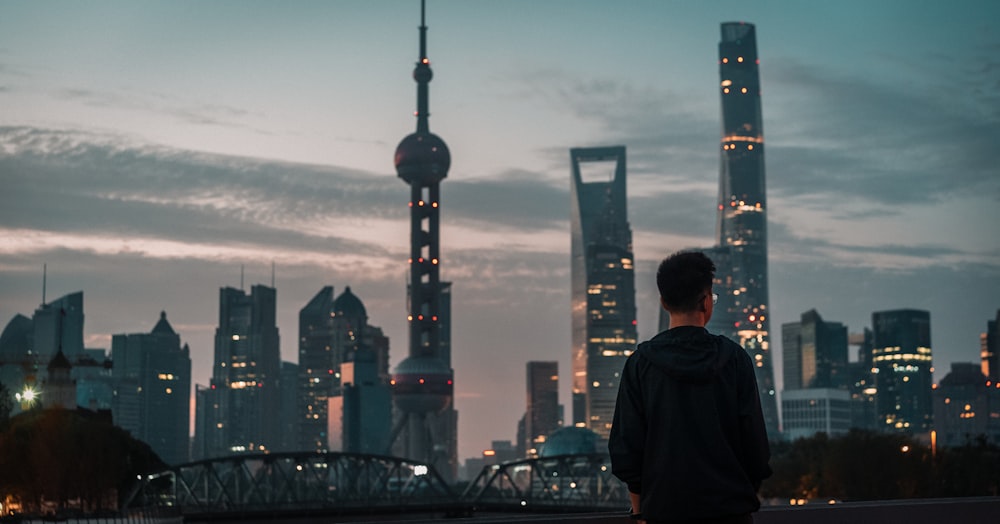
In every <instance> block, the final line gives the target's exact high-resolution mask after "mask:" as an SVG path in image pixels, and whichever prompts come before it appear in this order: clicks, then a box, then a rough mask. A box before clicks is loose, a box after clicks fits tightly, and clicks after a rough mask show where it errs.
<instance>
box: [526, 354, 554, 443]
mask: <svg viewBox="0 0 1000 524" xmlns="http://www.w3.org/2000/svg"><path fill="white" fill-rule="evenodd" d="M526 383H527V386H528V388H527V390H528V391H527V393H528V402H527V409H526V410H525V414H524V419H523V420H524V429H523V435H522V436H521V437H520V438H523V441H522V442H518V444H519V449H520V450H521V453H519V454H520V456H521V457H524V456H525V455H536V454H537V453H538V449H540V448H541V445H542V444H543V443H544V442H545V439H546V438H547V437H548V436H549V435H550V434H552V432H554V431H555V430H557V429H559V427H560V420H559V363H558V362H555V361H551V362H539V361H532V362H528V364H527V381H526Z"/></svg>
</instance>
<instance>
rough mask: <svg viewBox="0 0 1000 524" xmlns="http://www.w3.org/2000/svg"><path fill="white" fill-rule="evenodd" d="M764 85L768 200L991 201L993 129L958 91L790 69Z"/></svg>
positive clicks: (996, 185) (996, 186)
mask: <svg viewBox="0 0 1000 524" xmlns="http://www.w3.org/2000/svg"><path fill="white" fill-rule="evenodd" d="M767 81H768V85H772V84H773V85H774V86H775V87H774V88H772V89H771V90H770V91H769V93H770V94H771V97H770V98H767V99H766V103H765V124H766V125H765V127H766V128H767V129H768V130H769V131H770V134H769V136H768V151H767V163H768V177H769V180H768V187H769V190H770V191H771V192H772V193H773V194H776V195H780V196H801V195H834V196H849V197H852V198H859V199H863V200H866V201H870V202H877V203H891V204H895V205H899V204H909V203H927V202H936V201H940V200H942V199H946V198H949V197H953V196H966V195H974V194H977V193H981V192H984V191H986V192H994V193H997V194H998V195H1000V180H998V179H997V177H996V176H995V174H996V167H995V160H994V152H993V150H994V149H995V144H996V143H1000V120H998V118H997V116H996V115H995V114H994V115H990V114H987V113H984V112H982V111H979V110H978V109H976V108H975V107H969V106H966V105H963V104H962V103H960V100H961V98H962V97H964V96H965V90H964V88H958V87H957V86H958V83H955V84H954V85H951V84H949V91H948V92H947V93H945V94H944V96H942V93H940V92H935V91H933V90H928V89H924V90H919V89H914V88H910V87H908V86H906V85H884V84H879V83H876V82H875V81H873V80H870V79H867V78H862V77H856V76H846V75H841V74H838V73H836V72H832V71H830V70H828V69H824V68H823V67H820V66H816V65H813V64H802V63H797V62H794V61H789V60H785V61H779V62H777V63H773V64H772V67H771V69H770V70H769V76H768V78H767ZM769 117H770V118H769ZM828 201H830V202H835V201H836V199H830V200H828Z"/></svg>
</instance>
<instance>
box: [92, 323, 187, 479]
mask: <svg viewBox="0 0 1000 524" xmlns="http://www.w3.org/2000/svg"><path fill="white" fill-rule="evenodd" d="M111 361H112V369H111V383H112V387H113V389H114V400H113V401H112V404H111V416H112V419H113V420H114V423H115V425H116V426H119V427H121V428H123V429H125V430H127V431H128V432H129V433H131V434H132V436H133V437H135V438H137V439H139V440H142V441H143V442H146V443H147V444H149V445H150V447H152V448H153V451H155V452H156V454H157V455H159V456H160V458H161V459H163V461H164V462H166V463H168V464H181V463H184V462H187V461H188V458H189V457H188V447H189V436H188V435H189V432H188V428H189V422H188V420H189V416H190V413H191V351H190V349H189V348H188V346H187V345H186V344H185V345H183V346H182V345H181V337H180V335H178V334H177V332H175V331H174V329H173V327H172V326H171V325H170V322H169V321H167V314H166V313H165V312H161V313H160V319H159V321H157V323H156V325H155V326H154V327H153V330H152V331H150V332H149V333H137V334H121V335H114V336H112V337H111Z"/></svg>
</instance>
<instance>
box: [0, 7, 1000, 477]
mask: <svg viewBox="0 0 1000 524" xmlns="http://www.w3.org/2000/svg"><path fill="white" fill-rule="evenodd" d="M862 6H864V10H863V11H862V10H861V9H862ZM189 7H190V4H183V3H180V4H178V3H162V4H161V3H147V4H144V5H132V4H126V3H118V2H106V3H96V4H90V5H88V6H81V5H75V4H64V5H63V8H62V9H58V10H52V9H48V8H46V7H45V6H35V5H32V4H12V3H7V4H4V5H2V6H0V105H2V106H3V107H4V114H3V115H2V116H0V127H2V128H0V185H2V187H3V188H4V191H3V192H2V195H0V267H2V268H3V269H2V270H0V322H3V323H6V322H7V321H8V320H9V319H10V318H11V317H13V316H14V315H15V314H17V313H23V314H28V313H30V312H31V311H33V310H34V308H35V307H37V305H38V304H39V303H40V301H41V295H42V292H41V288H42V264H43V263H48V264H49V266H48V267H49V277H48V295H49V297H56V296H61V295H65V294H68V293H72V292H75V291H78V290H82V291H84V292H85V293H86V297H87V304H86V310H87V316H86V321H85V325H84V334H85V336H86V337H87V339H86V346H87V347H102V348H104V349H105V350H110V346H111V344H110V339H111V335H112V334H116V333H130V332H139V331H146V330H148V329H150V328H152V327H153V326H152V325H151V322H150V321H149V319H151V318H156V315H158V314H159V312H160V311H166V312H167V314H168V315H169V318H170V319H171V323H172V325H173V327H174V329H175V330H176V331H177V333H178V334H179V335H180V336H181V339H182V341H183V342H185V343H188V344H190V347H191V353H192V355H191V356H192V361H193V365H194V369H195V371H194V373H195V376H194V377H193V380H192V382H193V383H195V384H202V385H205V384H208V376H209V375H210V367H211V359H212V356H211V355H212V335H213V333H214V329H215V327H216V321H217V313H216V307H217V300H218V298H217V293H218V290H219V289H220V288H223V287H227V286H237V285H238V283H239V281H240V269H239V268H240V265H242V264H246V267H247V278H246V282H247V287H248V288H249V285H251V284H254V283H268V282H270V280H271V263H272V262H274V263H275V264H276V268H277V271H276V288H277V309H278V317H279V318H278V324H279V328H280V330H281V331H282V334H283V336H282V341H281V345H282V347H281V354H282V359H283V360H289V361H295V360H296V359H295V355H296V351H297V345H296V341H295V336H296V326H297V324H296V315H297V312H298V310H299V308H301V306H302V305H303V304H305V303H307V302H308V300H309V298H310V297H311V296H312V295H313V294H314V293H315V290H316V289H317V288H318V287H320V286H322V285H325V284H327V283H330V284H333V285H335V286H337V287H338V288H339V289H343V288H344V287H346V286H351V287H352V289H354V290H355V291H356V292H357V293H358V295H359V296H363V297H365V303H366V305H367V306H368V308H369V313H370V317H371V321H372V322H373V323H375V324H377V325H380V326H383V328H384V329H385V330H386V335H387V336H389V337H390V339H392V340H393V346H392V351H391V359H392V364H393V365H395V364H397V363H398V362H399V361H401V360H402V359H403V358H404V357H405V356H406V353H405V351H404V350H403V348H404V347H405V342H404V340H406V320H405V316H406V296H405V279H406V270H407V267H406V265H405V258H406V252H407V248H406V246H407V232H408V228H407V225H406V222H407V215H408V209H407V208H406V202H407V191H406V188H405V186H403V184H401V183H400V182H399V180H398V178H397V177H396V175H395V173H394V172H393V169H392V163H391V160H389V159H391V152H392V150H393V148H394V147H395V144H396V142H397V140H398V139H399V138H400V137H402V136H405V135H406V134H407V133H409V132H411V130H412V121H411V120H409V119H408V118H407V116H408V115H410V114H412V110H413V91H412V89H413V88H412V84H410V81H411V80H410V79H409V71H410V68H411V67H412V64H413V56H412V54H413V53H412V48H413V43H412V40H413V38H412V37H413V29H415V28H416V27H417V22H416V13H417V12H418V9H419V4H418V3H417V2H412V3H384V4H383V3H369V2H363V3H362V2H340V3H334V4H330V5H323V6H308V7H306V6H303V7H301V8H299V9H295V10H291V9H278V8H276V7H269V6H266V5H261V6H255V9H254V10H252V11H246V10H243V9H241V8H240V7H238V6H237V4H232V3H226V2H218V3H213V4H209V5H199V6H198V9H197V11H194V10H191V9H189ZM570 7H572V8H570ZM998 10H1000V7H998V6H996V5H994V4H992V3H988V2H965V3H962V4H960V5H959V6H958V7H954V6H952V5H948V4H945V3H944V2H941V3H939V4H934V5H931V6H926V7H923V8H921V9H912V8H911V7H910V6H909V5H908V4H905V3H884V4H879V5H877V6H868V5H866V4H862V3H860V2H857V3H847V4H838V5H837V6H800V5H791V6H777V5H773V4H766V3H752V2H751V3H735V2H732V3H729V2H723V3H718V4H713V5H712V6H697V7H695V6H689V5H682V4H674V3H653V2H631V3H626V4H624V5H623V6H621V5H618V4H612V3H610V2H609V3H604V2H589V3H572V4H570V3H567V2H551V3H549V2H543V3H533V2H508V3H499V4H498V5H496V6H494V5H490V4H477V3H463V2H452V1H447V0H440V1H432V2H430V3H429V5H428V18H429V22H430V25H431V26H432V27H433V31H434V32H433V34H434V40H433V41H434V48H433V49H434V55H433V57H432V58H433V60H434V61H435V62H434V64H433V65H434V66H435V74H436V75H437V77H436V79H435V80H436V81H435V92H434V100H435V105H434V107H433V111H434V114H433V119H434V129H435V131H436V132H439V133H440V134H441V135H442V136H444V137H447V139H448V142H449V146H450V148H451V150H452V152H453V163H452V166H451V169H450V171H449V182H448V184H446V186H445V188H444V189H443V192H444V193H445V195H444V198H443V200H444V203H445V205H444V207H443V209H442V211H441V213H442V231H441V233H442V246H443V257H444V264H443V268H442V271H443V272H444V274H445V275H447V278H448V279H449V280H452V281H454V282H455V289H454V294H453V298H452V300H453V304H454V306H455V307H454V311H455V314H454V316H455V319H454V322H453V325H454V327H453V331H454V334H453V341H452V345H453V348H454V351H453V367H454V369H455V374H456V376H457V377H461V380H460V381H459V382H458V383H456V391H455V395H456V407H457V409H458V410H459V411H461V412H462V417H461V419H460V422H459V424H460V427H459V434H460V439H461V440H460V447H461V451H460V453H459V457H461V458H462V459H464V458H466V457H468V456H475V455H476V454H477V452H478V450H481V449H483V448H484V447H486V446H488V445H489V442H490V441H492V440H497V439H512V438H513V437H514V434H513V429H512V428H514V427H515V426H516V421H517V420H518V418H519V417H520V416H521V415H522V410H521V407H520V405H519V404H520V403H518V402H509V401H508V400H507V399H504V398H495V397H493V396H491V395H494V394H495V393H496V392H503V391H508V390H518V391H519V390H520V388H521V385H520V384H521V381H523V371H522V369H523V368H522V366H523V364H524V362H526V361H529V360H558V361H559V362H560V367H561V369H563V370H569V369H571V366H570V364H569V351H567V350H568V348H569V347H570V321H569V315H568V309H569V303H570V299H569V297H570V290H569V281H570V279H569V218H568V217H569V207H570V196H569V185H568V183H567V181H566V172H567V169H568V167H569V164H568V161H567V158H566V153H565V152H566V150H567V149H568V148H569V147H577V146H588V145H595V146H596V145H604V144H622V145H625V146H626V147H627V148H628V151H629V179H630V180H629V191H630V193H629V204H628V206H629V208H630V213H631V214H630V216H629V217H628V218H629V221H630V222H631V224H632V227H633V230H634V233H635V238H634V249H635V256H636V290H637V296H636V302H637V309H638V311H637V312H638V329H639V338H640V339H643V338H648V337H649V336H652V334H654V332H655V327H656V321H655V319H656V317H657V314H658V311H657V308H656V303H655V289H654V286H653V284H652V274H653V271H654V270H655V265H656V263H658V261H659V259H660V258H662V257H663V256H665V255H666V254H668V253H669V252H672V251H675V250H677V249H681V248H689V247H698V246H707V245H710V244H711V243H712V239H713V229H714V226H715V223H714V222H715V220H714V214H715V200H716V196H717V183H718V149H717V148H718V147H719V142H718V130H719V121H720V120H719V109H718V91H716V90H717V89H718V86H719V82H718V76H717V75H718V64H717V58H716V54H717V42H718V27H719V23H722V22H726V21H733V20H746V21H747V22H751V23H754V24H755V25H756V27H757V33H758V35H757V36H758V48H759V51H760V55H761V56H762V57H764V58H763V60H762V63H761V77H762V79H761V81H762V85H763V86H764V89H765V92H764V95H763V104H764V112H765V113H766V118H767V135H768V152H767V155H768V156H767V171H768V178H769V183H768V203H769V206H770V211H771V212H770V213H769V216H768V219H769V224H768V226H769V251H770V260H769V263H770V295H771V304H770V305H769V307H770V309H771V310H772V312H773V313H772V314H773V315H774V316H773V317H772V318H771V320H772V327H774V326H779V325H781V323H784V322H789V321H793V320H794V319H797V318H798V315H799V314H800V313H801V312H802V311H806V310H808V309H812V308H815V309H817V310H818V311H822V312H823V314H824V316H829V318H834V319H837V320H838V321H840V322H843V323H844V324H845V325H846V326H847V327H848V329H849V331H850V332H852V333H854V332H860V331H861V330H862V329H863V328H864V327H871V326H870V315H871V313H872V312H874V311H882V310H890V309H895V308H917V309H923V310H928V311H930V312H931V318H932V319H933V324H932V329H931V332H932V337H933V338H932V349H933V351H934V358H935V365H936V368H937V371H936V373H935V377H936V379H938V380H939V379H940V378H941V377H942V376H943V374H944V373H947V371H948V369H949V368H950V366H949V362H952V361H965V362H974V361H977V359H978V348H979V333H982V332H984V331H985V330H986V322H987V320H989V319H992V318H994V317H995V314H996V310H997V303H996V298H995V296H994V294H995V290H996V289H997V288H998V287H1000V264H998V263H997V260H998V259H1000V256H998V255H1000V245H998V242H997V240H995V233H994V232H993V230H994V228H995V225H994V224H996V223H998V222H1000V221H998V220H997V219H998V212H997V211H996V208H995V202H996V200H997V196H998V194H1000V186H998V183H1000V182H998V177H997V176H996V174H997V169H996V167H995V164H994V162H993V156H992V149H993V148H994V145H995V144H996V143H998V142H1000V136H998V134H1000V133H998V131H997V130H998V128H1000V126H998V123H1000V113H998V111H997V109H996V108H997V107H1000V103H998V100H997V97H998V94H997V90H996V82H997V76H998V73H997V71H998V68H997V65H998V62H997V59H996V58H995V50H996V49H997V48H998V46H1000V40H998V37H997V36H996V34H995V32H993V31H992V30H991V29H990V26H989V22H988V21H989V20H991V19H993V18H996V16H995V15H996V14H998V13H997V11H998ZM820 21H822V22H823V23H819V22H820ZM512 28H513V29H516V30H517V32H518V34H520V35H522V36H521V37H519V38H511V37H510V30H511V29H512ZM609 28H610V29H611V30H608V29H609ZM625 32H627V33H628V35H629V38H624V39H623V38H620V35H621V34H623V33H625ZM261 35H264V36H263V37H262V36H261ZM359 42H370V45H369V44H360V43H359ZM772 344H777V340H776V338H775V337H772ZM778 351H779V352H780V349H778ZM852 357H853V356H852ZM774 360H775V370H774V372H775V376H776V378H777V377H780V369H779V366H780V355H776V358H775V359H774ZM567 378H568V377H567ZM570 382H571V381H570V380H568V379H565V380H563V381H562V382H561V384H560V389H561V391H560V402H561V403H562V404H564V405H566V406H567V409H568V408H569V403H570V398H571V397H570V396H569V393H568V388H569V383H570ZM511 385H515V386H517V387H513V388H512V387H511ZM778 389H779V391H780V389H781V387H780V385H779V387H778Z"/></svg>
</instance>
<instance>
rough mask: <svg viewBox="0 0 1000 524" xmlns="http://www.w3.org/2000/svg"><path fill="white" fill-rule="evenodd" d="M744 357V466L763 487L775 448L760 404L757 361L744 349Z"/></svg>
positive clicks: (757, 486) (741, 381) (741, 393)
mask: <svg viewBox="0 0 1000 524" xmlns="http://www.w3.org/2000/svg"><path fill="white" fill-rule="evenodd" d="M740 353H741V354H742V356H743V357H745V358H743V359H741V363H742V364H743V365H741V366H740V377H739V382H738V384H739V385H738V388H739V391H738V396H739V404H740V408H739V409H740V433H741V441H742V442H743V443H744V446H743V457H740V459H741V461H742V462H743V468H744V469H745V470H746V472H747V475H748V476H749V477H750V480H751V482H753V486H754V488H755V489H760V485H761V482H762V481H763V480H764V479H766V478H768V477H770V476H771V466H770V465H769V464H768V463H769V462H770V460H771V447H770V445H769V444H768V441H767V427H766V425H765V424H764V413H763V411H762V410H761V406H760V392H759V391H758V389H757V377H756V373H755V372H754V368H753V361H752V360H751V359H750V355H748V354H747V353H746V352H745V351H742V349H741V350H740Z"/></svg>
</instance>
